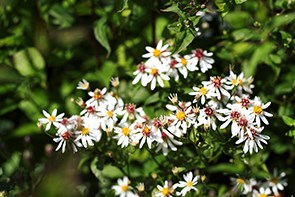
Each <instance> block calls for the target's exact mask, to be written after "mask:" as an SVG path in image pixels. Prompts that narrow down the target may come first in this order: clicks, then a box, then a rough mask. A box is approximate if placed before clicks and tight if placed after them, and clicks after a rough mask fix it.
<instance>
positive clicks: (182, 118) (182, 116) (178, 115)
mask: <svg viewBox="0 0 295 197" xmlns="http://www.w3.org/2000/svg"><path fill="white" fill-rule="evenodd" d="M176 118H177V119H178V120H184V119H185V113H184V112H183V111H179V112H178V113H177V114H176Z"/></svg>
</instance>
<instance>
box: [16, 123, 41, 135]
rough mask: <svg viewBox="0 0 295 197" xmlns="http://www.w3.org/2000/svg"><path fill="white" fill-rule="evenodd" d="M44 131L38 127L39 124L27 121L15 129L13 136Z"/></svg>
mask: <svg viewBox="0 0 295 197" xmlns="http://www.w3.org/2000/svg"><path fill="white" fill-rule="evenodd" d="M38 133H42V132H41V130H40V129H39V128H38V127H37V124H32V123H27V124H23V125H21V126H20V127H19V128H17V129H16V130H14V131H13V133H12V136H16V137H23V136H27V135H29V136H30V135H33V134H38Z"/></svg>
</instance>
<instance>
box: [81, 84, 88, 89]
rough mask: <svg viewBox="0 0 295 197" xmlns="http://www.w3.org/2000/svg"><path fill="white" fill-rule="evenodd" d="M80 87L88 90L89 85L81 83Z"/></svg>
mask: <svg viewBox="0 0 295 197" xmlns="http://www.w3.org/2000/svg"><path fill="white" fill-rule="evenodd" d="M81 87H82V88H83V89H85V90H86V89H88V87H89V84H88V83H82V85H81Z"/></svg>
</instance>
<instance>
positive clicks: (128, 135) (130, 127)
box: [113, 123, 140, 148]
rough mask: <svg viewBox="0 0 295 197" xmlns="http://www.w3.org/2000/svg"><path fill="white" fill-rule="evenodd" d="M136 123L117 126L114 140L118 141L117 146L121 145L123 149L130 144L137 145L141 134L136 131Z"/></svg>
mask: <svg viewBox="0 0 295 197" xmlns="http://www.w3.org/2000/svg"><path fill="white" fill-rule="evenodd" d="M134 126H135V123H133V124H128V123H123V124H120V125H119V126H116V127H115V129H114V132H115V134H116V135H115V136H114V137H113V138H114V139H118V142H117V145H121V148H124V147H127V146H128V145H129V144H131V143H133V144H137V143H138V142H139V140H140V134H139V133H138V131H137V130H136V129H134Z"/></svg>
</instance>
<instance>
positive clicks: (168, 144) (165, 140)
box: [156, 129, 182, 156]
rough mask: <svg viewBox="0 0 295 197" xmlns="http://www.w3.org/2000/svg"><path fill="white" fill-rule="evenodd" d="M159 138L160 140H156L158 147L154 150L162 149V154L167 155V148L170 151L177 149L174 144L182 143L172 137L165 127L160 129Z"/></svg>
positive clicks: (179, 144)
mask: <svg viewBox="0 0 295 197" xmlns="http://www.w3.org/2000/svg"><path fill="white" fill-rule="evenodd" d="M161 138H162V140H161V141H158V143H157V146H158V147H157V149H156V152H159V151H160V150H162V152H163V154H164V156H167V155H168V151H169V148H170V149H171V150H172V151H177V147H176V146H175V145H177V146H181V145H182V142H180V141H178V140H176V139H174V136H173V135H172V134H171V133H170V132H168V131H167V130H166V129H162V132H161Z"/></svg>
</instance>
